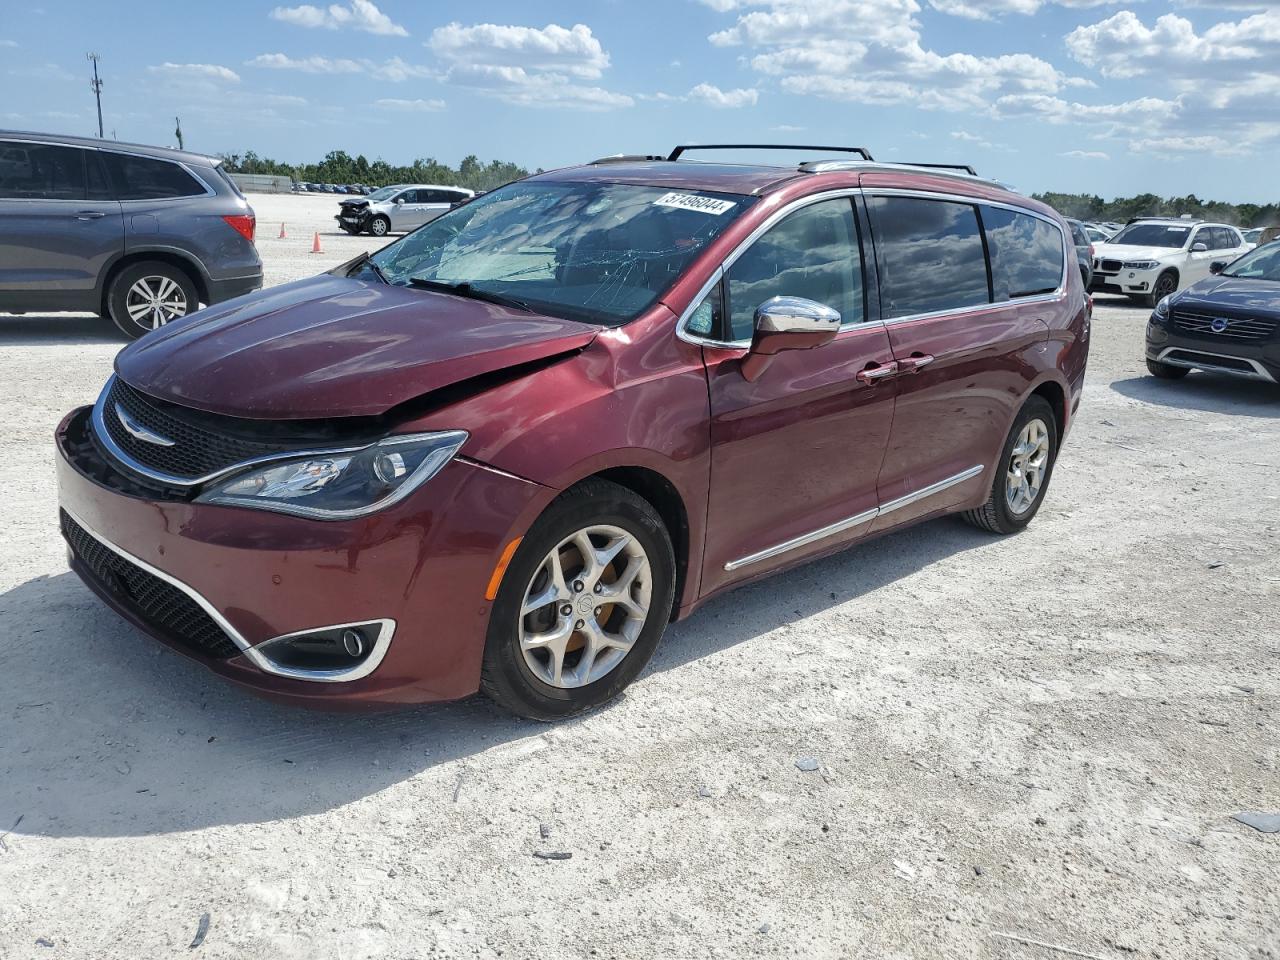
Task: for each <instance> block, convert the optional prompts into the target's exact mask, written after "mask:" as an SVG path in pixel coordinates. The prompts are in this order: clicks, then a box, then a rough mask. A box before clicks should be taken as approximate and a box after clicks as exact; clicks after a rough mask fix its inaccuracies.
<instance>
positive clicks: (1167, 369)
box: [1147, 360, 1191, 380]
mask: <svg viewBox="0 0 1280 960" xmlns="http://www.w3.org/2000/svg"><path fill="white" fill-rule="evenodd" d="M1147 370H1148V371H1149V372H1150V373H1151V375H1152V376H1153V377H1159V378H1160V379H1161V380H1181V379H1182V378H1183V377H1185V376H1186V375H1187V374H1188V373H1190V372H1191V371H1190V370H1188V369H1187V368H1186V367H1175V366H1174V365H1173V364H1171V363H1161V362H1160V361H1159V360H1147Z"/></svg>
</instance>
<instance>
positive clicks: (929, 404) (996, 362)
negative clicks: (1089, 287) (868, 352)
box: [867, 192, 1074, 530]
mask: <svg viewBox="0 0 1280 960" xmlns="http://www.w3.org/2000/svg"><path fill="white" fill-rule="evenodd" d="M867 205H868V209H869V211H870V214H871V224H872V231H873V234H874V237H875V248H876V262H877V272H878V275H879V278H880V300H881V308H882V316H883V317H884V320H885V325H886V329H887V330H888V335H889V340H890V342H891V344H892V347H893V354H894V358H895V360H896V362H897V363H898V367H899V375H898V377H897V378H896V379H897V389H898V400H897V406H896V408H895V411H894V419H893V432H892V435H891V436H890V438H889V443H888V448H887V450H886V452H885V458H884V467H883V469H882V470H881V473H880V479H879V483H878V488H879V496H880V510H881V515H880V517H878V518H877V520H876V522H875V527H874V529H876V530H884V529H887V528H889V527H893V526H896V525H898V524H900V523H904V522H908V521H911V520H914V519H917V518H919V517H922V516H925V515H927V514H930V513H934V512H936V511H939V510H943V509H947V508H950V507H954V506H957V505H959V504H961V503H964V502H966V501H970V500H973V499H975V497H976V496H977V494H978V493H979V492H980V491H981V490H983V489H985V487H986V486H987V485H989V484H990V482H991V480H990V477H991V474H990V472H989V469H988V468H989V467H990V466H991V464H992V463H993V462H994V460H995V458H996V456H997V454H998V452H999V450H1000V448H1001V446H1002V445H1003V443H1004V439H1005V433H1006V431H1007V430H1008V426H1009V423H1010V421H1011V420H1012V418H1013V416H1014V413H1015V412H1016V409H1015V407H1016V405H1017V403H1018V401H1019V398H1020V397H1022V396H1023V395H1024V394H1025V392H1026V390H1027V389H1028V386H1029V384H1030V381H1031V379H1032V378H1033V377H1034V376H1035V371H1034V368H1033V367H1032V366H1031V364H1030V363H1029V362H1028V361H1027V358H1026V354H1027V353H1028V351H1032V350H1036V349H1038V348H1040V346H1041V345H1042V344H1043V342H1044V341H1045V340H1046V339H1047V333H1048V327H1047V325H1046V324H1045V323H1044V322H1043V320H1042V319H1041V317H1042V311H1043V310H1044V309H1045V308H1046V306H1047V302H1048V301H1049V300H1051V299H1053V298H1054V297H1055V296H1058V295H1060V293H1061V288H1062V287H1063V285H1064V284H1065V277H1064V273H1063V271H1064V269H1065V265H1066V264H1067V263H1069V262H1071V260H1074V255H1072V256H1071V257H1070V260H1069V259H1068V254H1067V251H1068V250H1070V249H1071V247H1070V246H1068V244H1069V241H1068V239H1067V238H1066V237H1064V236H1063V233H1062V231H1061V229H1060V228H1059V227H1058V226H1057V224H1055V223H1052V222H1051V221H1049V220H1047V219H1040V218H1037V217H1032V216H1030V215H1029V214H1026V213H1023V212H1019V211H1017V210H1016V208H1006V207H1001V206H998V205H988V204H983V205H982V206H981V210H980V209H979V205H978V204H977V203H976V202H974V201H972V200H968V199H964V198H956V199H943V198H935V197H928V198H926V197H921V196H918V195H911V194H910V193H906V192H899V193H880V194H873V195H869V196H868V197H867ZM984 224H985V228H986V229H985V235H984V229H983V228H984ZM1046 244H1048V245H1049V247H1048V248H1045V245H1046ZM988 247H989V248H990V250H991V264H992V268H991V269H990V270H989V269H988V259H987V254H986V250H987V248H988ZM1046 249H1048V251H1049V252H1047V253H1046ZM1028 250H1030V251H1032V252H1031V253H1028ZM1027 264H1030V266H1029V267H1028V266H1027ZM1037 264H1039V265H1040V266H1041V267H1045V265H1046V264H1047V269H1041V270H1039V271H1038V272H1037V270H1036V269H1034V267H1035V265H1037Z"/></svg>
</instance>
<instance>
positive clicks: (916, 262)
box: [867, 197, 990, 319]
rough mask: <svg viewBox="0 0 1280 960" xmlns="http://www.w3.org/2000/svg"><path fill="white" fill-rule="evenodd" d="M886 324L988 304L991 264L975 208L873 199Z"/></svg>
mask: <svg viewBox="0 0 1280 960" xmlns="http://www.w3.org/2000/svg"><path fill="white" fill-rule="evenodd" d="M867 206H868V208H869V209H870V211H871V227H872V229H873V230H874V231H875V238H876V256H877V258H878V263H879V266H880V303H881V307H882V311H883V315H884V317H885V319H892V318H893V317H905V316H910V315H912V314H917V313H936V312H941V311H946V310H957V309H960V308H961V307H971V306H975V305H977V304H983V303H989V302H990V295H989V291H988V288H987V258H986V254H985V253H984V251H983V248H982V232H981V230H980V229H979V227H978V215H977V212H976V211H975V210H974V208H973V206H972V205H971V204H967V203H954V202H952V201H948V200H925V199H918V198H916V197H869V198H868V203H867Z"/></svg>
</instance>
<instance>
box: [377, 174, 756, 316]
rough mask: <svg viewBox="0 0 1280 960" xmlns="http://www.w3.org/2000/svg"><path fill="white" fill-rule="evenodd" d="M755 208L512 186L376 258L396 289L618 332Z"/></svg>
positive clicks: (588, 186) (747, 201) (608, 188)
mask: <svg viewBox="0 0 1280 960" xmlns="http://www.w3.org/2000/svg"><path fill="white" fill-rule="evenodd" d="M754 202H755V198H754V197H743V196H737V195H733V194H722V193H708V192H705V191H698V192H692V191H683V190H681V191H672V190H667V189H665V188H662V187H646V186H633V185H630V184H621V183H543V182H538V181H524V182H519V183H513V184H509V185H507V186H505V187H502V188H501V189H498V190H495V191H493V192H492V193H487V194H485V195H483V196H481V197H477V198H476V199H475V200H473V201H471V202H470V203H468V204H466V205H465V206H462V207H458V208H457V209H455V210H452V211H450V212H449V213H446V214H444V215H443V216H441V217H439V218H437V219H435V220H433V221H431V223H429V224H427V225H426V226H425V227H423V228H422V229H420V230H417V231H415V232H414V233H411V234H409V235H408V236H407V237H405V238H404V239H402V240H399V241H397V242H396V243H393V244H391V245H390V246H387V247H384V248H383V249H382V250H380V251H378V252H377V253H376V254H374V255H373V257H372V258H371V259H372V261H373V262H374V263H375V264H376V265H377V266H378V267H379V268H381V271H382V273H383V275H384V276H385V278H386V280H387V282H388V283H393V284H397V285H409V284H412V283H414V282H415V281H418V282H419V285H424V284H423V283H422V282H423V281H425V282H426V283H427V284H430V285H440V284H449V285H464V284H465V285H466V286H465V289H466V290H468V291H470V292H473V293H475V294H488V295H490V296H502V297H507V298H510V299H511V300H513V301H516V300H518V301H522V302H523V303H525V304H527V305H528V306H529V308H530V309H533V310H537V311H539V312H542V313H547V314H550V315H552V316H561V317H566V318H568V319H572V320H585V321H586V322H588V323H603V324H606V325H616V324H620V323H625V322H626V321H628V320H631V319H634V318H635V317H637V316H638V315H639V314H640V313H642V312H643V311H644V310H646V309H648V308H649V307H650V306H652V305H653V303H654V302H655V301H657V299H658V297H659V296H661V295H662V294H663V293H664V292H665V291H666V290H667V288H669V287H670V286H671V284H672V283H674V282H675V280H676V279H677V278H678V277H679V276H680V274H681V273H682V272H683V271H684V270H685V268H686V267H687V266H688V265H689V264H690V263H691V262H692V261H693V259H694V258H695V257H696V256H698V254H699V253H701V252H702V250H703V249H704V248H705V247H706V246H707V244H708V243H710V242H711V241H712V240H713V239H715V237H717V236H719V235H720V233H722V232H723V231H724V229H725V228H726V227H727V226H729V224H731V223H732V222H733V221H734V220H735V219H737V217H738V216H739V215H741V213H742V212H743V211H744V210H746V209H747V208H748V207H749V206H750V205H751V204H753V203H754Z"/></svg>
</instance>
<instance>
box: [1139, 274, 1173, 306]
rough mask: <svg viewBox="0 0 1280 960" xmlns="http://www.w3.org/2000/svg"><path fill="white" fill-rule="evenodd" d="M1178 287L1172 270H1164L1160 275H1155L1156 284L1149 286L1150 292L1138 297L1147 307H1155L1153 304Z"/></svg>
mask: <svg viewBox="0 0 1280 960" xmlns="http://www.w3.org/2000/svg"><path fill="white" fill-rule="evenodd" d="M1177 289H1178V278H1177V277H1176V276H1174V273H1173V271H1172V270H1166V271H1165V272H1164V273H1162V274H1160V276H1158V277H1156V285H1155V286H1154V287H1152V288H1151V292H1150V293H1149V294H1147V295H1146V296H1145V297H1140V298H1139V299H1140V300H1141V302H1142V303H1144V304H1146V305H1147V306H1148V307H1151V308H1152V309H1155V305H1156V304H1157V303H1159V302H1160V301H1161V300H1163V299H1164V298H1165V297H1167V296H1168V295H1169V294H1171V293H1174V292H1176V291H1177Z"/></svg>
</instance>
